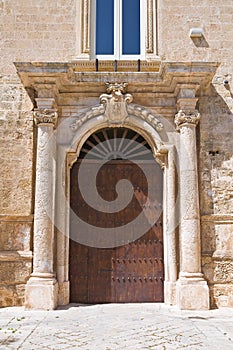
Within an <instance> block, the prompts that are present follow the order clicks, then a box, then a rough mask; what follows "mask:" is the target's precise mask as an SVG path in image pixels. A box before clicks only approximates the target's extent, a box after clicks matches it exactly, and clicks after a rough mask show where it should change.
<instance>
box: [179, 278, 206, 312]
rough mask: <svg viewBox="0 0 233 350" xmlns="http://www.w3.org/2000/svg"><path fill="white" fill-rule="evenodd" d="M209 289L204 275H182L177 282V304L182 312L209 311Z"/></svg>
mask: <svg viewBox="0 0 233 350" xmlns="http://www.w3.org/2000/svg"><path fill="white" fill-rule="evenodd" d="M209 299H210V297H209V287H208V285H207V282H206V280H204V278H203V275H202V274H201V273H200V274H199V273H197V274H187V273H184V274H181V275H180V278H179V280H178V282H177V304H178V307H179V308H180V309H181V310H208V309H209V308H210V301H209Z"/></svg>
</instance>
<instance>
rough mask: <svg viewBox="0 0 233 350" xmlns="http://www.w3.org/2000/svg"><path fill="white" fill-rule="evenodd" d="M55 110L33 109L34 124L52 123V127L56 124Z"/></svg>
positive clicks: (56, 115)
mask: <svg viewBox="0 0 233 350" xmlns="http://www.w3.org/2000/svg"><path fill="white" fill-rule="evenodd" d="M57 118H58V114H57V110H56V109H35V110H34V121H35V124H36V125H40V124H44V125H52V126H53V127H54V128H55V127H56V125H57Z"/></svg>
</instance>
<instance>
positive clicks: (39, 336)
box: [0, 304, 233, 350]
mask: <svg viewBox="0 0 233 350" xmlns="http://www.w3.org/2000/svg"><path fill="white" fill-rule="evenodd" d="M3 349H4V350H5V349H12V350H13V349H14V350H15V349H25V350H55V349H66V350H71V349H83V350H118V349H119V350H122V349H129V350H147V349H161V350H169V349H190V350H191V349H193V350H198V349H212V350H214V349H217V350H221V349H224V350H230V349H233V309H227V308H224V309H218V310H210V311H180V310H178V309H176V308H173V307H168V306H166V305H164V304H105V305H76V304H70V305H68V306H67V307H64V308H60V309H59V310H55V311H26V310H24V308H23V307H13V308H4V309H0V350H3Z"/></svg>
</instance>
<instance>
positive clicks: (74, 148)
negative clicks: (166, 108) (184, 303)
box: [56, 104, 178, 305]
mask: <svg viewBox="0 0 233 350" xmlns="http://www.w3.org/2000/svg"><path fill="white" fill-rule="evenodd" d="M127 107H128V108H127V116H126V118H125V119H124V120H123V121H119V122H117V123H116V122H115V121H114V120H110V119H109V118H108V117H107V116H106V109H105V108H104V105H103V104H100V105H99V106H97V107H94V108H93V107H92V108H90V109H88V110H87V111H86V112H85V113H84V114H82V115H81V116H80V117H79V118H78V119H77V120H76V121H72V123H70V125H69V130H70V133H71V134H72V138H71V139H70V140H71V141H70V144H69V145H66V146H64V145H62V146H61V147H60V150H59V147H58V158H60V162H61V163H60V164H58V168H57V193H59V195H58V197H57V198H56V201H57V204H56V217H57V218H58V221H60V222H56V226H57V279H58V285H59V292H58V303H59V304H60V305H65V304H67V303H68V302H69V272H68V262H69V210H70V209H69V200H70V199H69V196H70V169H71V167H72V165H73V163H74V162H75V161H76V160H77V159H78V156H79V153H80V150H81V148H82V146H83V144H84V143H85V141H86V140H87V139H88V137H89V136H90V135H91V134H93V133H94V132H96V131H98V130H100V129H103V128H109V127H125V128H128V129H132V130H134V131H136V132H138V133H139V134H140V135H141V136H142V137H143V138H144V139H145V140H146V141H147V143H148V144H149V146H150V147H151V150H152V152H153V155H154V157H155V159H156V161H157V162H158V163H159V164H160V166H161V167H162V169H163V174H164V175H163V183H164V190H163V191H164V204H163V205H164V208H163V213H164V214H163V216H164V218H163V222H164V248H165V251H164V257H165V261H164V263H165V266H164V267H165V294H164V299H165V302H166V303H168V304H176V280H177V265H178V262H177V256H176V251H177V247H176V244H177V243H176V237H175V227H173V226H172V225H174V222H175V205H176V203H175V202H176V198H175V161H174V159H175V157H174V146H173V145H172V144H169V143H166V144H165V143H164V142H163V140H162V137H161V133H162V132H163V133H164V132H166V130H164V127H163V124H162V122H161V120H159V119H158V118H157V117H155V116H154V115H153V113H152V112H151V111H150V110H147V109H146V108H144V107H143V106H139V105H135V104H129V105H128V106H127ZM59 154H60V155H62V156H60V157H59ZM61 159H63V160H61ZM62 163H63V164H64V163H65V164H66V169H65V172H66V173H65V176H63V175H62V171H61V169H62ZM59 187H60V188H59ZM61 193H64V198H62V195H61ZM62 203H63V204H62ZM168 212H169V215H168ZM171 218H172V219H171ZM64 223H65V224H64Z"/></svg>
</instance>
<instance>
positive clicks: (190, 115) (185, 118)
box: [174, 109, 200, 129]
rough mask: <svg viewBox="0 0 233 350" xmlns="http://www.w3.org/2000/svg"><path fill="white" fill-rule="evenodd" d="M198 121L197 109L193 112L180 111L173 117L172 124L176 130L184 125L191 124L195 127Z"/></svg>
mask: <svg viewBox="0 0 233 350" xmlns="http://www.w3.org/2000/svg"><path fill="white" fill-rule="evenodd" d="M199 120H200V113H199V112H198V110H197V109H194V110H180V111H179V112H178V113H177V114H176V115H175V120H174V123H175V124H176V127H177V129H179V128H180V127H182V126H183V125H185V124H191V125H194V126H196V125H197V124H198V123H199Z"/></svg>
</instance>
